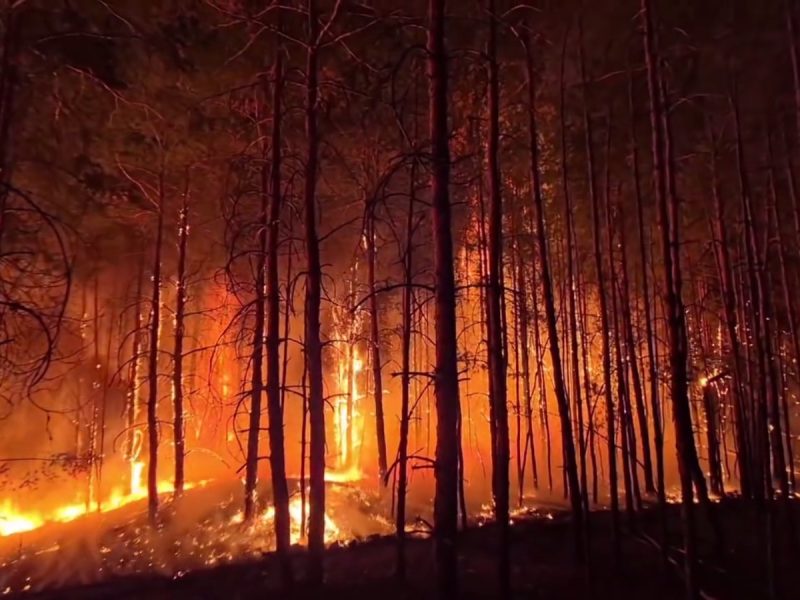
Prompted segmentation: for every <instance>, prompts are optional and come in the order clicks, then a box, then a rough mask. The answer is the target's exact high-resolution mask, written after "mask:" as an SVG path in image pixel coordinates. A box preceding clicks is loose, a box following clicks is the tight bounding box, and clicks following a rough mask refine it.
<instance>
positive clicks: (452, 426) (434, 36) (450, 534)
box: [427, 0, 459, 600]
mask: <svg viewBox="0 0 800 600" xmlns="http://www.w3.org/2000/svg"><path fill="white" fill-rule="evenodd" d="M444 5H445V2H444V0H429V4H428V44H427V49H428V71H429V77H430V88H429V93H430V98H429V101H430V114H429V118H430V138H431V144H432V149H431V165H432V172H431V187H432V204H431V213H432V214H431V219H432V223H433V243H434V271H435V290H436V291H435V298H434V302H435V310H436V377H435V393H436V416H437V424H436V462H435V468H434V474H435V478H436V495H435V499H434V537H435V542H436V544H435V545H436V564H437V572H438V589H439V596H440V597H441V598H442V599H443V600H444V599H449V598H455V597H456V596H457V593H458V579H457V567H458V564H457V552H456V533H457V520H458V405H459V390H458V356H457V352H456V348H457V345H456V344H457V340H456V311H455V308H456V303H455V296H456V293H455V277H454V273H453V241H452V232H451V230H450V195H449V190H448V186H449V182H450V149H449V142H448V129H447V112H448V110H447V54H446V47H445V15H444Z"/></svg>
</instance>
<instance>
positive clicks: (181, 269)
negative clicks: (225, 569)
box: [172, 169, 189, 498]
mask: <svg viewBox="0 0 800 600" xmlns="http://www.w3.org/2000/svg"><path fill="white" fill-rule="evenodd" d="M188 243H189V170H188V169H187V171H186V188H185V189H184V191H183V203H182V204H181V210H180V213H178V282H177V288H176V290H175V348H174V350H173V352H172V365H173V370H172V409H173V415H172V417H173V418H172V434H173V439H174V440H175V482H174V490H173V494H174V497H175V498H180V497H181V496H182V495H183V486H184V482H185V479H186V478H185V474H184V458H185V456H186V439H185V435H184V430H183V423H184V418H183V338H184V337H185V321H186V299H187V289H186V287H187V281H186V251H187V246H188Z"/></svg>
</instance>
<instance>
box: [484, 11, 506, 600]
mask: <svg viewBox="0 0 800 600" xmlns="http://www.w3.org/2000/svg"><path fill="white" fill-rule="evenodd" d="M487 10H488V15H487V18H488V19H489V42H488V44H487V57H488V62H489V141H488V148H487V156H486V158H487V162H488V171H489V248H488V255H489V264H488V269H487V274H488V285H487V288H486V307H487V313H488V314H487V319H486V323H487V333H488V342H489V349H488V353H489V402H490V403H491V408H492V410H491V413H492V416H493V418H494V427H493V428H492V433H493V434H494V435H493V440H492V443H493V445H494V452H493V455H492V458H493V459H494V462H493V464H492V483H493V489H492V496H493V498H494V516H495V521H496V522H497V527H498V529H499V531H500V538H499V548H498V552H499V556H498V559H497V568H498V583H499V588H500V589H499V593H500V597H501V598H507V597H508V596H509V595H510V593H511V581H510V576H511V565H510V557H509V546H510V543H509V534H510V530H509V522H508V519H509V500H508V496H509V475H508V469H509V460H510V450H509V435H508V404H507V389H506V384H507V379H506V376H507V370H508V366H507V362H506V361H507V357H506V347H505V340H504V336H503V323H502V318H503V312H504V311H503V284H502V279H503V199H502V194H501V182H500V177H501V176H500V163H499V160H500V157H499V153H500V81H499V78H500V69H499V66H498V64H497V48H496V46H497V22H496V18H495V13H494V11H495V2H494V0H488V4H487Z"/></svg>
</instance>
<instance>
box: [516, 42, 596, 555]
mask: <svg viewBox="0 0 800 600" xmlns="http://www.w3.org/2000/svg"><path fill="white" fill-rule="evenodd" d="M525 50H526V61H525V62H526V75H527V84H528V144H529V151H530V158H531V188H532V192H533V211H534V213H535V219H536V242H537V248H538V250H539V260H540V262H541V268H542V291H543V293H544V304H545V316H546V321H547V331H548V334H549V336H550V360H551V363H552V367H553V379H554V382H555V388H556V402H557V404H558V414H559V417H560V420H561V445H562V449H563V453H564V459H565V463H566V464H565V465H564V467H565V471H566V477H567V482H568V487H569V498H570V507H571V510H572V518H573V525H574V533H575V551H576V553H577V555H578V556H579V557H581V558H582V557H583V556H584V552H585V548H584V547H583V510H582V506H583V504H582V502H583V501H582V498H581V487H580V483H579V479H578V466H577V462H576V459H575V439H574V437H573V433H572V419H571V417H570V408H569V398H568V396H567V388H566V383H565V380H564V372H563V365H562V362H561V350H560V346H559V340H558V322H557V315H556V305H555V297H554V293H553V280H552V276H551V273H550V258H549V255H548V247H547V231H546V230H545V218H544V198H543V197H542V188H541V173H540V170H539V144H538V139H537V122H536V85H535V80H534V68H533V53H532V48H531V45H530V42H529V40H527V39H525Z"/></svg>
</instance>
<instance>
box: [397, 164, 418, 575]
mask: <svg viewBox="0 0 800 600" xmlns="http://www.w3.org/2000/svg"><path fill="white" fill-rule="evenodd" d="M415 167H416V163H412V166H411V176H410V184H409V194H408V209H407V211H408V212H407V215H406V248H405V256H404V257H403V258H404V260H403V270H404V275H405V287H404V288H403V335H402V359H401V360H402V373H401V375H400V379H401V383H400V385H401V398H400V441H399V444H398V450H397V513H396V519H395V532H396V535H397V567H396V569H397V571H396V572H397V577H398V579H401V580H403V579H405V577H406V551H405V542H406V490H407V488H408V425H409V419H410V418H411V415H410V414H409V411H410V406H411V402H410V392H411V336H412V333H413V327H414V322H413V314H412V309H413V306H412V302H413V294H414V288H413V268H414V201H415V198H414V189H415V188H414V186H415V180H416V168H415Z"/></svg>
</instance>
